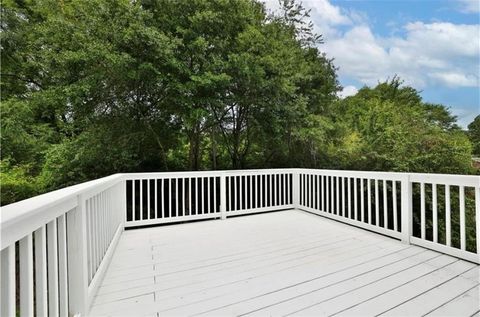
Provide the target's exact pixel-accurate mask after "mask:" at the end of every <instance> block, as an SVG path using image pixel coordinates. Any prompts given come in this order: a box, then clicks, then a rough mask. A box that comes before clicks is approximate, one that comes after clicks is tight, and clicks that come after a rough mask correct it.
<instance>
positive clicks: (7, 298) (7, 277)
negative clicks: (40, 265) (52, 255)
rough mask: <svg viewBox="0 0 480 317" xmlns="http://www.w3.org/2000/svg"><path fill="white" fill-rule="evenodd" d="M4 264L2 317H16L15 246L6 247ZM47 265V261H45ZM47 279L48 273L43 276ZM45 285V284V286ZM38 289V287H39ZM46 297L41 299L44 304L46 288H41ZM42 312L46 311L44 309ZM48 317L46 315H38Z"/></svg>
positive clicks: (2, 269) (3, 256) (2, 254)
mask: <svg viewBox="0 0 480 317" xmlns="http://www.w3.org/2000/svg"><path fill="white" fill-rule="evenodd" d="M1 258H2V263H1V265H0V269H1V277H2V278H1V280H0V283H1V285H0V287H1V291H2V296H0V304H1V305H0V307H1V309H0V315H1V316H15V314H16V303H15V275H16V272H15V244H12V245H11V246H8V247H6V248H5V249H3V250H2V252H1ZM44 264H45V265H46V261H44ZM43 276H44V277H45V278H46V276H47V275H46V272H45V274H44V275H43ZM44 285H45V284H44ZM37 287H38V285H37ZM41 289H42V291H43V290H45V292H44V293H43V294H44V295H43V296H45V297H40V298H39V299H41V301H42V302H44V301H46V300H47V297H46V296H47V292H46V286H45V287H42V288H41ZM42 312H44V310H43V309H42ZM38 316H46V314H42V315H38Z"/></svg>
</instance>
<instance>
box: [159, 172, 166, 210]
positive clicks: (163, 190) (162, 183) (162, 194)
mask: <svg viewBox="0 0 480 317" xmlns="http://www.w3.org/2000/svg"><path fill="white" fill-rule="evenodd" d="M160 188H161V191H160V203H161V204H162V219H165V178H161V179H160Z"/></svg>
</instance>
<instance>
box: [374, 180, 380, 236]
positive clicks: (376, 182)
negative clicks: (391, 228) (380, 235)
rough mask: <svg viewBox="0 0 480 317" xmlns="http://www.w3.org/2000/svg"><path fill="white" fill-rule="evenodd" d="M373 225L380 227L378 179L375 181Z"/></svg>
mask: <svg viewBox="0 0 480 317" xmlns="http://www.w3.org/2000/svg"><path fill="white" fill-rule="evenodd" d="M375 225H376V226H378V227H379V226H380V203H379V197H378V179H375Z"/></svg>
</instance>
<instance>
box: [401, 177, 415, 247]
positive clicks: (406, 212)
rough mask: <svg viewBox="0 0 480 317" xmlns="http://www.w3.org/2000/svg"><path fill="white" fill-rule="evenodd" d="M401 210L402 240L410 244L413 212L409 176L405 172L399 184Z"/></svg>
mask: <svg viewBox="0 0 480 317" xmlns="http://www.w3.org/2000/svg"><path fill="white" fill-rule="evenodd" d="M401 189H402V193H401V208H402V209H401V212H402V227H401V230H402V242H404V243H406V244H410V237H411V235H412V226H413V214H412V200H413V199H412V183H411V182H410V176H409V175H408V174H405V177H404V178H403V179H402V185H401Z"/></svg>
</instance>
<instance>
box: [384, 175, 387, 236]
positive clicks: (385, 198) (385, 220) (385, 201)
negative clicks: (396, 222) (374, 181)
mask: <svg viewBox="0 0 480 317" xmlns="http://www.w3.org/2000/svg"><path fill="white" fill-rule="evenodd" d="M383 227H384V228H385V229H388V205H387V180H386V179H384V180H383Z"/></svg>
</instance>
